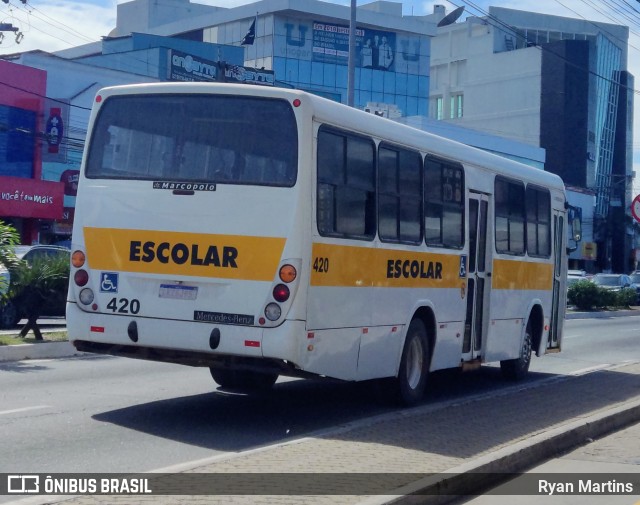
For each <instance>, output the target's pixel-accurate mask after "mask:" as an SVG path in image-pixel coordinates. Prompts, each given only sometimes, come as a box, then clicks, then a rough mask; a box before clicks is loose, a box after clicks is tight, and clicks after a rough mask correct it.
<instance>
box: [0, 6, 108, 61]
mask: <svg viewBox="0 0 640 505" xmlns="http://www.w3.org/2000/svg"><path fill="white" fill-rule="evenodd" d="M0 6H2V7H0V22H2V23H11V24H12V25H13V26H14V27H16V28H18V30H19V31H20V32H21V33H22V34H23V36H24V37H23V39H22V41H21V42H20V44H17V43H16V42H15V35H14V34H13V33H12V32H4V33H5V38H4V40H3V41H2V43H1V44H0V55H2V54H11V53H18V52H25V51H31V50H34V49H41V50H43V51H48V52H52V51H57V50H60V49H68V48H70V47H74V46H78V45H82V44H86V43H88V42H94V41H97V40H100V39H101V38H102V37H103V36H105V35H107V34H108V33H109V31H111V30H112V29H113V28H114V27H115V25H116V1H115V0H106V1H104V2H101V3H100V4H95V3H91V2H82V1H72V0H59V1H56V2H46V3H45V2H42V1H36V2H28V3H27V4H26V5H23V4H22V3H21V2H18V1H17V0H11V2H10V4H9V5H5V4H0Z"/></svg>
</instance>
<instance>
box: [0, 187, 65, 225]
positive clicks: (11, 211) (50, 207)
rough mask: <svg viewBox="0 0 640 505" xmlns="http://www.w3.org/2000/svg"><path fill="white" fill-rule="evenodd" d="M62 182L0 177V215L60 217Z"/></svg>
mask: <svg viewBox="0 0 640 505" xmlns="http://www.w3.org/2000/svg"><path fill="white" fill-rule="evenodd" d="M63 203H64V183H62V182H51V181H38V180H35V179H24V178H21V177H0V217H2V216H10V217H26V218H40V219H61V218H62V209H63Z"/></svg>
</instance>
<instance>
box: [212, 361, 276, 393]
mask: <svg viewBox="0 0 640 505" xmlns="http://www.w3.org/2000/svg"><path fill="white" fill-rule="evenodd" d="M209 371H210V372H211V377H212V378H213V380H214V381H215V382H216V383H217V384H218V385H219V386H220V387H222V388H223V389H229V390H233V391H239V392H243V393H251V392H253V391H259V390H263V389H269V388H270V387H271V386H273V385H274V384H275V382H276V380H278V374H274V373H260V372H253V371H249V370H229V369H226V368H214V367H211V368H209Z"/></svg>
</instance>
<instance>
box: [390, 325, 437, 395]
mask: <svg viewBox="0 0 640 505" xmlns="http://www.w3.org/2000/svg"><path fill="white" fill-rule="evenodd" d="M430 362H431V347H430V346H429V338H428V336H427V329H426V327H425V325H424V322H422V320H421V319H417V318H416V319H413V320H412V321H411V324H409V329H408V330H407V338H406V340H405V342H404V348H403V349H402V358H401V360H400V369H399V370H398V377H397V378H396V394H397V399H398V400H399V401H400V403H401V404H403V405H406V406H412V405H415V404H417V403H418V402H419V401H420V400H422V398H423V396H424V392H425V388H426V387H427V376H428V375H429V365H430Z"/></svg>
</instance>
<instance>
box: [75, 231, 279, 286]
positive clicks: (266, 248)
mask: <svg viewBox="0 0 640 505" xmlns="http://www.w3.org/2000/svg"><path fill="white" fill-rule="evenodd" d="M84 240H85V245H86V248H87V259H88V262H89V266H90V267H91V268H93V269H97V270H113V271H119V272H140V273H149V274H164V275H186V276H192V277H217V278H224V279H244V280H256V281H272V280H273V279H274V277H275V275H276V272H277V268H278V264H279V262H280V258H281V257H282V251H283V249H284V244H285V241H286V240H285V239H284V238H274V237H246V236H239V235H209V234H202V233H182V232H168V231H156V230H128V229H120V228H92V227H85V228H84Z"/></svg>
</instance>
